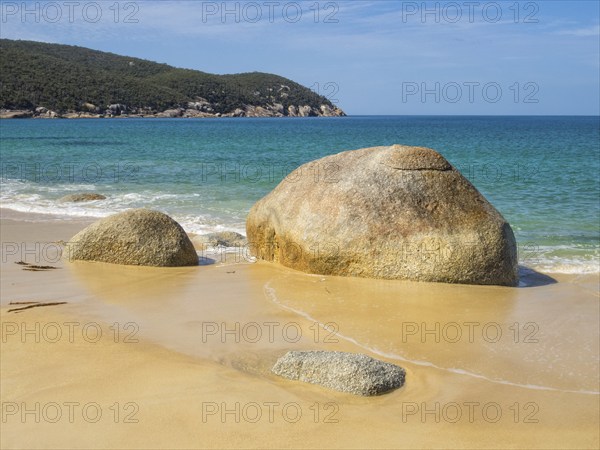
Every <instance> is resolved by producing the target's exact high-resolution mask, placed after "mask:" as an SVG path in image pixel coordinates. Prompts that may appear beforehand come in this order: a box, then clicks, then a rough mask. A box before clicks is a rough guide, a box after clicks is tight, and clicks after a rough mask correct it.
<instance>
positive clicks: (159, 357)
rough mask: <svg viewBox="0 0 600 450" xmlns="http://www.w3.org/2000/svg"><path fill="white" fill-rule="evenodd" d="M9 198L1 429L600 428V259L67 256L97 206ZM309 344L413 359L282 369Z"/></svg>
mask: <svg viewBox="0 0 600 450" xmlns="http://www.w3.org/2000/svg"><path fill="white" fill-rule="evenodd" d="M2 217H3V218H2V221H1V225H2V227H1V230H2V274H1V279H0V283H1V286H2V287H1V299H0V305H1V308H0V315H1V321H2V342H1V372H2V376H1V390H0V396H1V402H2V424H1V425H2V433H0V434H1V436H2V437H1V440H0V444H1V446H2V448H82V447H83V448H325V447H331V448H598V446H599V445H600V439H599V431H598V423H599V420H600V395H599V393H598V391H599V390H600V389H599V385H598V384H599V378H598V377H599V373H600V372H599V317H600V315H599V312H600V311H599V303H598V300H599V289H598V281H599V277H598V275H597V274H595V275H579V276H578V275H559V274H549V275H551V277H552V278H553V279H554V281H552V280H550V279H549V278H548V277H544V276H541V275H539V274H538V275H536V274H529V275H527V276H526V277H524V279H523V280H522V286H521V287H519V288H505V287H486V286H462V285H444V284H432V283H412V282H399V281H378V280H365V279H350V278H338V277H323V276H312V275H306V274H302V273H298V272H294V271H292V270H288V269H286V268H283V267H281V266H276V265H272V264H267V263H255V264H252V263H249V262H248V261H246V260H244V259H243V258H240V257H239V255H238V256H237V257H236V255H229V256H228V257H227V258H221V257H220V256H219V255H207V257H210V258H212V259H213V261H210V260H208V259H205V260H204V262H205V263H206V264H205V265H202V266H200V267H194V268H175V269H156V268H140V267H123V266H114V265H109V264H101V263H84V262H73V263H70V262H67V261H64V260H59V259H57V258H55V256H54V253H52V250H53V249H56V248H57V247H53V245H56V246H58V244H50V243H56V242H59V241H61V240H64V241H66V240H68V239H69V238H70V237H71V236H72V235H74V234H75V233H76V232H77V231H79V230H80V229H82V228H83V227H84V226H85V222H76V221H69V222H66V221H60V220H55V221H51V222H35V221H27V220H39V217H34V216H24V215H18V214H7V213H6V212H5V211H3V213H2ZM36 243H38V246H37V247H36V245H35V244H36ZM25 247H26V249H27V252H24V249H25ZM36 258H37V260H36ZM20 260H23V261H25V262H27V263H29V264H33V265H50V266H55V267H57V268H56V269H42V270H24V269H26V268H27V266H24V265H19V264H15V262H18V261H20ZM209 262H213V264H208V263H209ZM11 302H12V303H13V304H12V305H11V304H10V303H11ZM15 302H53V303H54V302H67V303H66V304H61V305H53V306H38V307H33V308H29V309H25V310H22V311H12V312H8V311H9V310H10V309H15V308H20V307H24V306H28V305H33V303H27V304H20V305H17V304H14V303H15ZM300 349H323V350H340V351H349V352H361V353H366V354H369V355H370V356H373V357H375V358H379V359H382V360H385V361H388V362H391V363H395V364H398V365H400V366H402V367H404V368H405V369H406V371H407V377H406V384H405V386H404V387H403V388H401V389H399V390H397V391H394V392H392V393H389V394H387V395H383V396H380V397H373V398H362V397H355V396H352V395H349V394H343V393H338V392H335V391H329V390H326V389H324V388H320V387H318V386H313V385H307V384H303V383H299V382H294V381H289V380H284V379H280V378H277V377H275V376H273V375H272V374H270V373H269V369H270V366H271V365H272V364H273V362H274V361H275V359H276V358H277V357H278V356H280V355H282V354H283V353H285V352H286V351H287V350H300Z"/></svg>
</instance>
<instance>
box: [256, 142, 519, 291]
mask: <svg viewBox="0 0 600 450" xmlns="http://www.w3.org/2000/svg"><path fill="white" fill-rule="evenodd" d="M246 231H247V233H246V234H247V237H248V241H249V243H250V249H251V251H252V252H253V253H254V254H255V256H257V257H258V258H259V259H263V260H267V261H274V262H279V263H281V264H283V265H285V266H287V267H291V268H293V269H297V270H301V271H304V272H309V273H315V274H323V275H343V276H359V277H369V278H384V279H406V280H415V281H432V282H447V283H464V284H484V285H505V286H514V285H516V284H517V282H518V275H517V250H516V243H515V237H514V235H513V232H512V229H511V228H510V225H509V224H508V223H507V222H506V220H505V219H504V218H503V217H502V215H501V214H500V213H499V212H498V211H497V210H496V209H495V208H494V207H493V206H492V205H491V204H490V203H489V202H488V201H487V200H486V199H485V198H484V197H483V195H481V194H480V193H479V191H477V189H476V188H475V187H474V186H473V185H472V184H471V183H470V182H469V181H468V180H467V179H466V178H464V177H463V176H462V175H461V174H460V172H459V171H458V170H456V169H455V168H454V167H452V165H450V163H449V162H448V161H446V159H444V157H443V156H442V155H440V154H439V153H437V152H435V151H434V150H431V149H428V148H422V147H406V146H401V145H394V146H391V147H374V148H366V149H361V150H355V151H346V152H342V153H339V154H336V155H331V156H327V157H325V158H322V159H319V160H316V161H312V162H310V163H308V164H305V165H303V166H301V167H299V168H298V169H296V170H295V171H294V172H292V173H291V174H290V175H288V177H286V179H284V180H283V181H282V182H281V183H280V184H279V186H277V187H276V188H275V189H274V190H273V191H272V192H271V193H270V194H268V195H267V196H266V197H265V198H263V199H262V200H260V201H259V202H258V203H256V204H255V205H254V206H253V207H252V209H251V210H250V213H249V215H248V218H247V221H246Z"/></svg>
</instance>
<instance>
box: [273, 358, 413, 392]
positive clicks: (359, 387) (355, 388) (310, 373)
mask: <svg viewBox="0 0 600 450" xmlns="http://www.w3.org/2000/svg"><path fill="white" fill-rule="evenodd" d="M271 371H272V372H273V373H274V374H276V375H279V376H281V377H284V378H287V379H290V380H299V381H304V382H306V383H312V384H319V385H321V386H325V387H327V388H329V389H335V390H336V391H340V392H349V393H351V394H354V395H364V396H371V395H380V394H385V393H386V392H389V391H392V390H394V389H397V388H399V387H401V386H402V385H403V384H404V378H405V376H406V373H405V371H404V369H403V368H402V367H399V366H395V365H393V364H389V363H386V362H383V361H378V360H376V359H373V358H371V357H370V356H367V355H362V354H356V353H344V352H325V351H304V352H299V351H294V352H287V353H286V354H285V355H284V356H282V357H281V358H279V359H278V360H277V362H276V363H275V365H274V366H273V369H271Z"/></svg>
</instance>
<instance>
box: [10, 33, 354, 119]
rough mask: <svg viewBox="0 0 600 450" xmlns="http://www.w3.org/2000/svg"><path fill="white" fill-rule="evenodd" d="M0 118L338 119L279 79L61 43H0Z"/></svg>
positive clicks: (334, 111) (313, 96)
mask: <svg viewBox="0 0 600 450" xmlns="http://www.w3.org/2000/svg"><path fill="white" fill-rule="evenodd" d="M0 86H1V89H0V118H6V119H8V118H15V119H17V118H48V119H51V118H69V119H74V118H127V117H157V118H166V117H168V118H215V117H341V116H345V115H346V114H345V113H344V112H343V111H342V110H341V109H339V108H338V107H337V106H335V105H334V104H333V103H332V102H331V101H330V100H329V99H327V98H326V97H324V96H322V95H318V94H317V93H315V92H313V91H311V90H310V89H308V88H306V87H304V86H302V85H300V84H298V83H296V82H294V81H292V80H289V79H287V78H284V77H280V76H278V75H272V74H266V73H259V72H252V73H243V74H236V75H213V74H210V73H206V72H200V71H196V70H188V69H178V68H175V67H171V66H168V65H166V64H159V63H155V62H151V61H146V60H142V59H137V58H130V57H126V56H119V55H115V54H112V53H105V52H100V51H96V50H90V49H86V48H82V47H74V46H68V45H59V44H46V43H41V42H32V41H13V40H8V39H0Z"/></svg>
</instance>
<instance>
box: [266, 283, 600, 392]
mask: <svg viewBox="0 0 600 450" xmlns="http://www.w3.org/2000/svg"><path fill="white" fill-rule="evenodd" d="M264 292H265V295H266V296H267V298H268V299H270V300H271V301H272V302H273V303H276V304H277V305H279V306H280V307H282V308H283V309H286V310H288V311H290V312H293V313H294V314H297V315H299V316H301V317H304V318H305V319H306V320H308V321H309V322H312V323H316V324H318V325H319V326H320V327H321V328H323V329H324V330H327V331H330V332H332V330H329V329H328V328H327V327H326V326H325V324H323V323H321V322H319V321H318V320H316V319H315V318H314V317H312V316H311V315H310V314H308V313H306V312H304V311H300V310H297V309H295V308H292V307H290V306H287V305H284V304H283V303H281V302H280V301H279V299H278V298H277V293H276V291H275V288H273V287H271V281H268V282H267V283H266V284H265V285H264ZM335 335H336V336H339V337H340V338H341V339H344V340H345V341H347V342H350V343H352V344H354V345H356V346H358V347H360V348H362V349H363V350H367V351H369V352H371V353H374V354H376V355H379V356H382V357H384V358H387V359H394V360H398V361H404V362H407V363H410V364H414V365H416V366H423V367H431V368H434V369H437V370H443V371H445V372H450V373H453V374H456V375H464V376H468V377H472V378H477V379H481V380H485V381H488V382H490V383H495V384H502V385H506V386H514V387H519V388H523V389H532V390H538V391H553V392H564V393H569V394H584V395H600V392H598V391H589V390H569V389H559V388H554V387H550V386H540V385H535V384H521V383H514V382H512V381H508V380H502V379H498V378H490V377H487V376H485V375H482V374H479V373H474V372H470V371H468V370H464V369H460V368H455V367H441V366H438V365H437V364H434V363H432V362H430V361H422V360H415V359H409V358H406V357H405V356H402V355H398V354H395V353H389V352H384V351H382V350H379V349H378V348H375V347H370V346H368V345H365V344H362V343H360V342H358V341H357V340H356V339H354V338H352V337H350V336H345V335H343V334H342V333H339V332H335Z"/></svg>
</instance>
